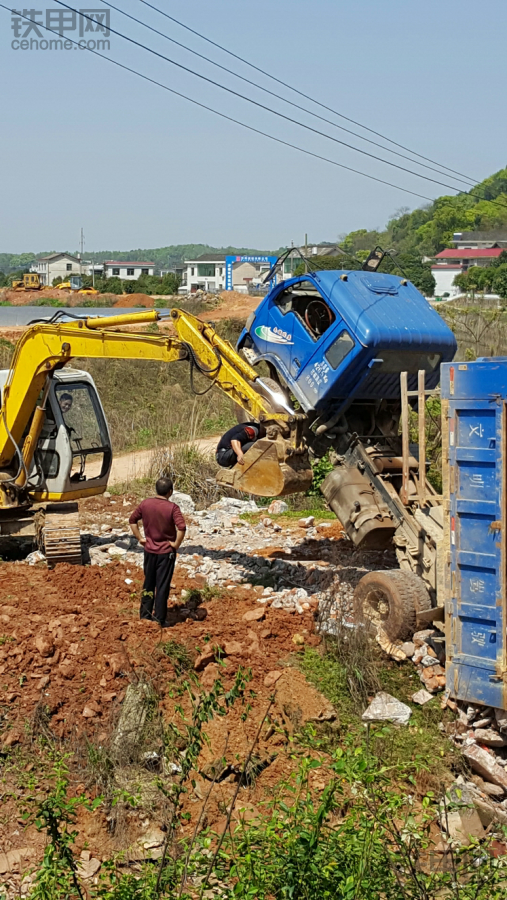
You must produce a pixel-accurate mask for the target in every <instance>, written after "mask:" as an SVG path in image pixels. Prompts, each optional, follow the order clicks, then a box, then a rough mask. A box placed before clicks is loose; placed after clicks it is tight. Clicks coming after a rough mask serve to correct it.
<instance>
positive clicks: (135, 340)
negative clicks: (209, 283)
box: [0, 309, 311, 510]
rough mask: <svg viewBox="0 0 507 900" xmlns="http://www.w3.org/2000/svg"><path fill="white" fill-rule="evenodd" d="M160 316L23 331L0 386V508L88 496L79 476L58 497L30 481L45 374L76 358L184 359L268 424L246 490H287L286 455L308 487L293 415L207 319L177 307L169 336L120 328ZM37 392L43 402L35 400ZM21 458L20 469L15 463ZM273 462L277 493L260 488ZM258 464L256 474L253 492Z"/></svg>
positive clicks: (57, 323) (268, 483) (270, 482)
mask: <svg viewBox="0 0 507 900" xmlns="http://www.w3.org/2000/svg"><path fill="white" fill-rule="evenodd" d="M163 318H164V316H163V315H162V314H161V313H160V312H158V311H156V310H150V311H147V312H143V313H126V314H122V315H118V316H110V317H93V318H92V317H88V318H82V319H81V318H80V319H76V320H74V321H71V322H67V321H65V322H62V321H61V313H59V314H57V316H56V317H54V321H49V322H38V323H35V324H33V325H32V326H31V327H30V328H28V329H27V331H26V332H25V333H24V335H23V336H22V337H21V339H20V340H19V341H18V343H17V345H16V348H15V351H14V355H13V359H12V362H11V367H10V370H9V373H8V375H7V378H6V380H5V382H4V386H3V391H2V406H1V415H0V510H1V509H2V508H4V509H5V508H9V509H12V508H13V507H17V506H27V505H29V504H30V502H32V501H33V500H34V499H35V500H40V499H44V497H46V498H49V499H53V500H54V499H78V498H79V497H80V496H86V495H89V494H90V490H89V489H83V490H82V491H81V490H80V484H79V480H78V481H76V484H75V485H74V488H73V490H72V491H71V492H70V491H67V493H66V494H65V496H62V497H61V498H58V497H55V494H54V492H53V494H51V495H50V494H48V493H46V494H45V493H44V491H43V490H41V488H40V485H39V486H38V487H36V488H34V487H33V486H31V485H30V484H29V483H28V473H29V471H30V467H31V465H32V463H33V460H34V454H35V452H36V448H37V445H38V441H39V438H40V435H41V431H42V428H43V424H44V420H45V404H46V399H47V396H48V389H49V385H50V383H51V379H52V377H53V375H54V373H55V372H57V371H58V370H61V369H62V368H63V367H64V366H65V365H66V364H67V363H69V362H70V361H71V360H72V359H73V358H75V357H87V358H101V359H138V360H158V361H160V362H167V363H171V362H176V361H179V360H187V361H188V362H189V363H190V365H191V371H192V373H193V372H194V371H197V372H199V373H201V374H202V375H205V376H206V377H207V378H208V379H209V380H210V381H211V382H212V384H215V385H216V386H217V387H219V388H220V389H221V390H222V391H223V392H224V393H225V394H226V395H227V396H228V397H230V399H231V400H232V401H233V402H234V403H235V404H236V405H238V406H240V407H241V408H242V409H243V410H245V412H246V413H247V415H248V417H249V418H251V419H252V420H257V421H263V422H264V423H266V425H267V426H268V428H267V431H268V438H266V439H263V440H262V441H259V442H258V444H259V445H261V444H263V445H266V446H265V447H264V453H260V455H259V454H258V463H257V465H256V464H255V462H254V461H253V460H252V461H250V462H251V464H250V465H249V466H248V467H246V469H245V478H246V482H247V483H248V487H245V489H246V490H249V491H250V492H252V493H259V494H261V495H266V494H267V493H275V492H276V493H286V492H287V490H286V489H287V484H288V483H290V481H291V471H292V470H291V465H290V460H291V459H292V458H293V459H294V461H296V466H295V468H294V471H296V470H297V475H296V476H295V479H296V482H297V483H298V484H303V482H304V484H305V487H304V488H302V489H306V487H307V486H309V484H310V483H311V467H310V464H309V462H308V460H307V459H306V468H305V463H304V458H305V454H304V451H303V448H302V447H301V440H300V428H299V427H298V424H299V423H298V416H297V414H295V413H293V412H292V411H291V410H290V409H288V410H285V409H282V410H280V408H278V409H277V408H276V404H274V403H273V398H272V392H270V391H269V389H266V388H265V387H264V386H263V384H262V379H259V378H258V375H257V372H256V371H255V370H254V369H253V368H252V367H251V366H250V365H249V364H248V363H247V362H245V360H243V359H242V357H241V356H239V354H238V353H237V352H236V351H235V350H234V349H233V348H232V346H231V345H230V344H229V343H228V342H227V341H224V340H223V339H222V338H221V337H220V336H219V335H218V334H217V333H216V332H215V330H214V329H213V328H212V327H211V326H210V325H209V324H207V323H204V322H201V321H200V320H199V319H197V318H196V317H194V316H192V315H190V314H189V313H187V312H184V311H182V310H180V309H174V310H172V311H171V313H170V318H171V322H172V325H173V326H174V329H175V331H176V335H177V336H175V337H172V336H162V335H153V334H147V333H146V332H136V331H131V330H120V329H121V328H122V327H125V326H133V325H139V324H146V323H151V322H156V321H160V320H162V319H163ZM41 394H42V396H43V400H42V402H40V403H39V405H37V403H38V401H39V398H40V396H41ZM261 449H262V447H261ZM269 451H270V452H269ZM21 459H22V465H21V466H20V465H19V464H18V462H19V461H21ZM275 459H276V460H278V461H279V462H280V465H281V466H283V467H284V468H283V471H285V472H286V476H285V481H284V478H283V477H282V480H281V481H280V479H279V481H278V491H266V490H265V488H266V487H273V486H274V487H276V486H277V485H276V478H275V479H274V478H273V462H274V460H275ZM252 462H253V465H252ZM16 468H17V469H18V471H17V472H16V471H15V470H16ZM256 468H257V473H258V476H259V485H258V490H257V491H256V490H255V487H256V485H255V470H256ZM263 469H264V472H266V471H268V470H269V475H267V476H266V475H265V476H264V477H263ZM14 473H15V474H14ZM305 473H306V474H305ZM235 486H237V485H235ZM83 488H84V485H83ZM103 490H105V487H104V486H103V485H101V486H99V485H97V487H96V489H95V490H92V491H91V492H92V493H99V492H101V491H103Z"/></svg>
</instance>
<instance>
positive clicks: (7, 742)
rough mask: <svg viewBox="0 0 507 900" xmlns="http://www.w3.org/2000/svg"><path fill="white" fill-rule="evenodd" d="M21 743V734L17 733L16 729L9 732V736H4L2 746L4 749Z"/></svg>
mask: <svg viewBox="0 0 507 900" xmlns="http://www.w3.org/2000/svg"><path fill="white" fill-rule="evenodd" d="M20 743H21V732H20V731H17V730H16V729H15V728H13V729H12V731H8V732H7V734H4V736H3V738H2V744H3V745H4V747H13V746H14V744H20Z"/></svg>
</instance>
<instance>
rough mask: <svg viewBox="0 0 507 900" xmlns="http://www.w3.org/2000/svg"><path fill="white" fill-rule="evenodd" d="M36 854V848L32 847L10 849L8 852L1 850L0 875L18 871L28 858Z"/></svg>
mask: <svg viewBox="0 0 507 900" xmlns="http://www.w3.org/2000/svg"><path fill="white" fill-rule="evenodd" d="M34 856H35V850H34V849H33V848H32V847H21V848H20V849H19V850H8V851H7V852H6V853H3V852H2V851H0V875H7V874H8V873H9V872H14V871H18V870H19V869H20V868H21V867H22V866H23V864H24V862H25V861H26V860H28V859H32V857H34Z"/></svg>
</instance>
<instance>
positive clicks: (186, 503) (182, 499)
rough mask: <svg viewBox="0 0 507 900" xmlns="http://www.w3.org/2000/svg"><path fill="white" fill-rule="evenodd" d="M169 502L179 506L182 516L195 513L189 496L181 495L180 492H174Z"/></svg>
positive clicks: (193, 504)
mask: <svg viewBox="0 0 507 900" xmlns="http://www.w3.org/2000/svg"><path fill="white" fill-rule="evenodd" d="M171 502H172V503H176V506H179V508H180V509H181V511H182V513H183V515H185V514H187V515H188V514H189V513H193V512H195V503H194V501H193V500H192V497H191V496H190V494H183V493H182V492H181V491H174V493H173V494H172V497H171Z"/></svg>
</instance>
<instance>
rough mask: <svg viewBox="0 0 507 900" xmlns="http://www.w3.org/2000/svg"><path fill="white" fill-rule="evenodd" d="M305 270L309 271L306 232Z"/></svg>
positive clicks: (306, 237)
mask: <svg viewBox="0 0 507 900" xmlns="http://www.w3.org/2000/svg"><path fill="white" fill-rule="evenodd" d="M305 272H308V235H307V234H305Z"/></svg>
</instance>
